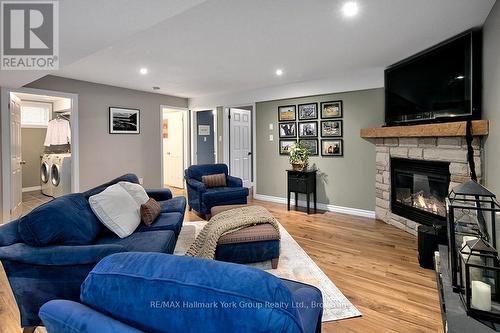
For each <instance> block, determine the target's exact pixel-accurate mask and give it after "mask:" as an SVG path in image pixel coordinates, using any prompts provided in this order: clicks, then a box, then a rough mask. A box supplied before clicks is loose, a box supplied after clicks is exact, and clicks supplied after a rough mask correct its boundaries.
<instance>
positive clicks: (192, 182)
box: [186, 178, 207, 193]
mask: <svg viewBox="0 0 500 333" xmlns="http://www.w3.org/2000/svg"><path fill="white" fill-rule="evenodd" d="M186 184H187V185H188V186H189V187H191V188H193V189H194V190H195V191H197V192H200V193H203V192H205V191H206V190H207V188H206V186H205V184H203V183H202V182H200V181H198V180H196V179H192V178H189V179H186Z"/></svg>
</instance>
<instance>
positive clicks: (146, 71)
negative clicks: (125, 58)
mask: <svg viewBox="0 0 500 333" xmlns="http://www.w3.org/2000/svg"><path fill="white" fill-rule="evenodd" d="M139 73H141V74H142V75H146V74H148V69H147V68H146V67H142V68H141V69H140V70H139Z"/></svg>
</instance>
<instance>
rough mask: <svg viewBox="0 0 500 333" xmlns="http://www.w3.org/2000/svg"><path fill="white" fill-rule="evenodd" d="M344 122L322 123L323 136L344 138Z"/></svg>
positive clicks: (324, 121)
mask: <svg viewBox="0 0 500 333" xmlns="http://www.w3.org/2000/svg"><path fill="white" fill-rule="evenodd" d="M342 130H343V129H342V120H323V121H321V136H323V137H339V136H342Z"/></svg>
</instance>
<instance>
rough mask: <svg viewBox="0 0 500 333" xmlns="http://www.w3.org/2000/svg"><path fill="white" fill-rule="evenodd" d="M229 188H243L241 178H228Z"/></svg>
mask: <svg viewBox="0 0 500 333" xmlns="http://www.w3.org/2000/svg"><path fill="white" fill-rule="evenodd" d="M227 186H228V187H243V181H242V180H241V178H238V177H233V176H229V175H228V176H227Z"/></svg>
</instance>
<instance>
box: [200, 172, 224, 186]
mask: <svg viewBox="0 0 500 333" xmlns="http://www.w3.org/2000/svg"><path fill="white" fill-rule="evenodd" d="M201 180H202V182H203V184H204V185H205V186H206V187H207V188H212V187H225V186H226V175H225V174H223V173H217V174H215V175H206V176H203V177H201Z"/></svg>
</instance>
